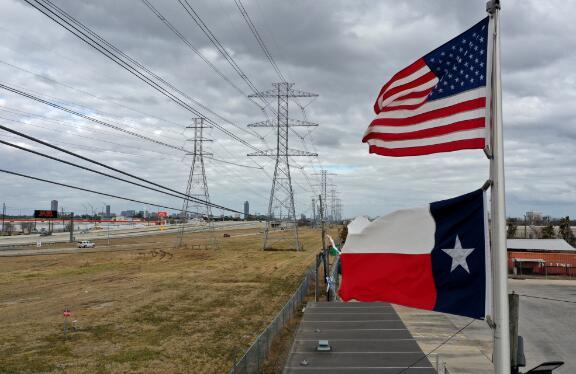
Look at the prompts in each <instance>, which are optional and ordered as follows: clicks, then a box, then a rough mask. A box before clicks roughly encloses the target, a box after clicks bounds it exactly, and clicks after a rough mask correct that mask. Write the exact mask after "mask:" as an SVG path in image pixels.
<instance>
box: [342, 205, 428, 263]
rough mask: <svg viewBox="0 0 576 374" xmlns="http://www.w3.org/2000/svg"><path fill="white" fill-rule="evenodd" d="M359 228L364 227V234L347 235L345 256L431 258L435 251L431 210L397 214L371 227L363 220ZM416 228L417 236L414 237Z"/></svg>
mask: <svg viewBox="0 0 576 374" xmlns="http://www.w3.org/2000/svg"><path fill="white" fill-rule="evenodd" d="M359 218H360V217H358V218H356V219H355V220H354V221H356V220H358V219H359ZM362 218H363V217H362ZM354 221H352V222H351V223H350V226H354ZM358 226H360V227H363V229H362V231H355V230H354V234H352V233H351V232H353V230H349V231H348V237H347V238H346V243H345V244H344V247H343V248H342V253H344V254H348V253H403V254H428V253H430V252H432V249H433V248H434V243H435V239H434V234H435V233H436V222H435V221H434V218H433V217H432V214H430V207H429V206H427V207H425V208H415V209H403V210H397V211H395V212H392V213H390V214H388V215H385V216H383V217H380V218H378V219H376V220H375V221H373V222H370V223H369V224H366V222H365V218H364V220H363V221H362V222H360V224H359V225H358ZM415 227H417V228H418V235H414V228H415Z"/></svg>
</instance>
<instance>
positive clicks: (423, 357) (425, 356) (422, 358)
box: [397, 318, 476, 374]
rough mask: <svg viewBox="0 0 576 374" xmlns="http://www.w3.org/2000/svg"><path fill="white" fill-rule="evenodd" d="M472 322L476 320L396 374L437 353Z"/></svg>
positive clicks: (400, 373) (468, 324)
mask: <svg viewBox="0 0 576 374" xmlns="http://www.w3.org/2000/svg"><path fill="white" fill-rule="evenodd" d="M474 321H476V319H473V318H472V319H471V320H470V322H468V323H467V324H466V325H464V327H462V328H460V329H459V330H458V331H456V332H455V333H454V334H452V335H450V336H449V337H448V338H447V339H446V340H444V341H443V342H442V343H440V344H438V345H437V346H436V347H434V349H432V350H431V351H430V352H428V353H426V354H425V355H423V356H422V357H420V358H419V359H417V360H416V361H414V362H412V363H411V364H410V365H409V366H407V367H405V368H404V369H402V370H401V371H399V372H398V373H397V374H402V373H404V372H405V371H406V370H408V369H410V368H411V367H413V366H414V365H416V364H417V363H419V362H420V361H422V360H424V359H425V358H428V356H430V355H431V354H432V353H434V352H435V351H437V350H438V349H440V348H442V346H444V345H445V344H446V343H448V342H449V341H450V340H452V338H454V337H455V336H456V335H458V334H460V333H461V332H462V331H464V330H465V329H466V328H467V327H468V326H470V325H471V324H473V323H474Z"/></svg>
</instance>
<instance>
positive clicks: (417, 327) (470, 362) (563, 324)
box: [394, 279, 576, 374]
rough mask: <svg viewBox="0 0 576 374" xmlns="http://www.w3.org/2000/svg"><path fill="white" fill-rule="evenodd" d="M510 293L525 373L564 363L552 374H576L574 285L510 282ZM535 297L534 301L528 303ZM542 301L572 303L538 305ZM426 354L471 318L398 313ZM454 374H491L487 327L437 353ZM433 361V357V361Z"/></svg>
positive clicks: (471, 329)
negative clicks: (516, 302) (516, 305)
mask: <svg viewBox="0 0 576 374" xmlns="http://www.w3.org/2000/svg"><path fill="white" fill-rule="evenodd" d="M508 287H509V291H510V292H511V291H514V292H516V293H518V294H519V295H521V296H520V311H519V312H520V319H519V322H518V323H519V327H518V329H519V334H520V335H522V336H523V337H524V353H525V356H526V367H525V368H522V369H521V371H522V372H526V371H528V370H529V369H532V368H533V367H535V366H537V365H539V364H541V363H543V362H545V361H564V362H565V364H564V366H562V367H560V368H559V369H557V370H555V371H554V374H574V373H576V319H575V317H574V316H576V281H574V280H550V279H548V280H546V279H525V280H519V279H509V281H508ZM528 296H531V297H528ZM534 297H543V298H548V299H556V300H567V301H570V302H563V301H555V300H547V299H537V298H534ZM394 308H395V309H396V310H397V311H398V314H399V315H400V317H401V318H402V321H403V322H404V323H405V324H406V326H407V327H408V329H409V330H410V332H411V333H412V335H413V336H414V337H415V338H416V340H417V342H418V344H419V345H420V347H421V348H422V350H423V351H424V352H430V350H432V349H434V348H435V347H436V346H437V345H438V344H440V343H442V341H444V340H445V339H446V338H448V337H450V336H451V335H452V334H453V333H454V332H456V331H458V329H460V328H462V327H464V326H465V325H466V324H468V323H469V322H470V319H469V318H464V317H459V316H453V315H449V314H443V313H436V312H429V311H423V310H417V309H411V308H406V307H401V306H395V307H394ZM436 353H438V356H439V360H440V362H441V363H445V364H446V367H447V368H448V369H449V372H450V374H488V373H494V369H493V368H492V363H491V357H492V330H490V328H489V327H488V325H487V324H486V322H484V321H478V320H477V321H475V322H473V323H472V324H471V325H470V326H468V327H466V328H465V329H464V330H463V331H462V332H461V333H459V334H458V335H456V336H455V337H454V338H452V339H451V340H450V341H449V342H448V343H447V344H446V345H444V346H443V347H442V348H440V349H439V350H437V351H436ZM431 361H432V362H434V361H435V357H434V356H432V357H431Z"/></svg>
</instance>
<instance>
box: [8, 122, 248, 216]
mask: <svg viewBox="0 0 576 374" xmlns="http://www.w3.org/2000/svg"><path fill="white" fill-rule="evenodd" d="M0 130H4V131H7V132H10V133H12V134H15V135H18V136H21V137H23V138H26V139H28V140H32V141H33V142H36V143H39V144H42V145H44V146H46V147H49V148H52V149H56V150H58V151H60V152H63V153H66V154H69V155H71V156H74V157H77V158H79V159H81V160H84V161H88V162H90V163H92V164H95V165H98V166H102V167H104V168H106V169H108V170H112V171H115V172H117V173H120V174H123V175H126V176H128V177H131V178H134V179H137V180H139V181H142V182H145V183H148V184H150V185H153V186H156V187H160V188H163V189H165V190H167V191H170V192H174V193H176V194H178V195H180V198H182V197H184V198H188V199H192V200H194V201H196V202H199V203H202V204H207V202H206V201H204V200H201V199H198V198H195V197H191V196H189V195H186V194H185V193H182V192H180V191H177V190H174V189H172V188H169V187H166V186H163V185H161V184H158V183H155V182H151V181H149V180H147V179H144V178H141V177H138V176H136V175H134V174H131V173H127V172H125V171H122V170H119V169H117V168H114V167H112V166H108V165H106V164H103V163H101V162H98V161H95V160H92V159H90V158H88V157H84V156H82V155H79V154H77V153H74V152H71V151H68V150H66V149H64V148H61V147H58V146H56V145H53V144H50V143H48V142H45V141H43V140H40V139H38V138H35V137H33V136H30V135H26V134H24V133H22V132H20V131H16V130H14V129H11V128H9V127H6V126H2V125H0ZM209 204H210V205H211V206H213V207H214V208H218V209H223V210H228V211H231V212H235V213H241V212H239V211H237V210H234V209H230V208H227V207H225V206H222V205H218V204H213V203H209Z"/></svg>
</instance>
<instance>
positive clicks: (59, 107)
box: [0, 83, 187, 152]
mask: <svg viewBox="0 0 576 374" xmlns="http://www.w3.org/2000/svg"><path fill="white" fill-rule="evenodd" d="M0 88H2V89H4V90H6V91H10V92H12V93H15V94H17V95H20V96H24V97H26V98H28V99H31V100H34V101H37V102H39V103H42V104H45V105H48V106H50V107H52V108H56V109H59V110H62V111H64V112H67V113H70V114H73V115H75V116H78V117H81V118H84V119H86V120H88V121H91V122H94V123H97V124H99V125H102V126H106V127H109V128H112V129H114V130H117V131H121V132H123V133H126V134H128V135H132V136H135V137H137V138H140V139H143V140H146V141H149V142H152V143H156V144H158V145H162V146H164V147H168V148H172V149H176V150H178V151H182V152H187V151H186V150H185V149H184V148H182V147H179V146H175V145H172V144H168V143H165V142H161V141H159V140H156V139H152V138H150V137H148V136H145V135H142V134H138V133H137V132H134V131H130V130H126V129H123V128H122V127H120V126H116V125H113V124H111V123H108V122H105V121H102V120H99V119H96V118H94V117H90V116H88V115H86V114H83V113H80V112H77V111H75V110H72V109H69V108H66V107H64V106H62V105H59V104H56V103H53V102H51V101H48V100H44V99H42V98H40V97H38V96H34V95H32V94H30V93H27V92H24V91H20V90H18V89H16V88H14V87H10V86H7V85H5V84H2V83H0Z"/></svg>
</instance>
